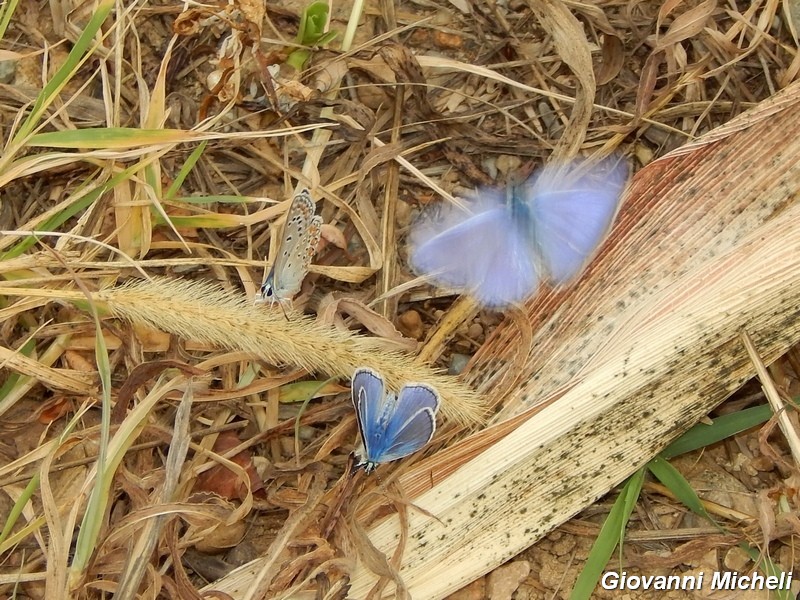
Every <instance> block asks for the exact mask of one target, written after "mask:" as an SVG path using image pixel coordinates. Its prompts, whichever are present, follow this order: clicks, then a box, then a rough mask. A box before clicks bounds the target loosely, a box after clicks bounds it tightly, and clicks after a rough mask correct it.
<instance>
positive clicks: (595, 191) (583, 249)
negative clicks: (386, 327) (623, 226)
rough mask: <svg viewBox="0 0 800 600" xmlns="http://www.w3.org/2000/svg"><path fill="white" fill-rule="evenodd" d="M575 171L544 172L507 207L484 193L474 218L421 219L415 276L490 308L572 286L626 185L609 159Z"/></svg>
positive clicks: (514, 192)
mask: <svg viewBox="0 0 800 600" xmlns="http://www.w3.org/2000/svg"><path fill="white" fill-rule="evenodd" d="M576 167H577V164H576V163H567V164H565V165H549V166H547V167H545V168H543V169H542V170H541V172H540V174H539V175H538V177H534V178H532V179H530V180H528V181H527V182H526V183H525V184H523V185H522V186H519V187H517V188H511V189H510V190H509V191H510V197H509V198H507V199H505V201H504V198H503V194H502V193H500V192H498V191H497V190H482V191H481V193H480V194H479V198H478V201H477V202H476V206H475V209H474V213H473V214H466V213H464V212H463V211H460V210H459V211H456V209H454V208H449V209H448V210H446V211H445V214H444V217H443V219H442V220H441V221H440V222H432V221H431V219H429V218H428V216H427V215H423V218H422V219H421V220H420V221H418V222H417V224H416V225H415V226H414V228H413V229H412V232H411V239H410V245H411V255H410V262H411V266H412V268H413V269H414V270H415V271H416V272H417V273H420V274H425V275H428V276H429V278H430V279H431V280H432V281H433V282H434V283H436V284H438V285H440V286H443V287H450V288H454V289H457V290H460V291H465V292H469V293H471V294H472V295H474V296H475V297H476V298H477V299H478V301H479V302H480V303H481V304H483V305H484V306H487V307H490V308H501V307H504V306H508V305H510V304H513V303H515V302H519V301H521V300H524V299H525V298H527V297H529V296H531V295H533V294H534V293H535V292H536V290H537V289H538V288H539V285H540V284H541V283H542V282H543V281H547V282H549V283H550V284H552V285H564V284H567V283H569V282H570V281H572V280H574V279H575V278H576V277H577V276H578V275H579V274H580V273H581V271H582V270H583V268H584V266H585V265H586V264H587V262H588V261H589V259H590V258H591V256H592V255H593V254H594V252H595V251H596V250H597V248H598V247H599V245H600V243H601V242H602V241H603V239H604V238H605V236H606V234H607V233H608V230H609V229H610V228H611V224H612V222H613V221H614V217H615V216H616V213H617V208H618V205H619V199H620V197H621V195H622V191H623V188H624V187H625V182H626V180H627V177H628V168H627V165H625V164H624V163H621V162H619V161H616V160H614V159H606V160H604V161H601V162H599V163H596V164H594V165H592V167H591V168H590V169H589V170H588V171H580V172H578V171H576Z"/></svg>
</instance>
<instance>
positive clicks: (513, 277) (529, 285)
mask: <svg viewBox="0 0 800 600" xmlns="http://www.w3.org/2000/svg"><path fill="white" fill-rule="evenodd" d="M450 210H453V211H454V210H455V209H450ZM424 218H425V217H423V219H424ZM411 248H412V251H411V257H410V259H411V265H412V267H413V269H414V270H415V271H416V272H417V273H421V274H425V275H428V276H429V277H430V278H431V279H432V280H433V281H434V282H435V283H436V284H438V285H440V286H442V287H450V288H454V289H457V290H459V291H466V292H469V293H471V294H473V295H474V296H475V297H476V298H477V299H478V300H479V301H480V302H481V303H482V304H484V305H485V306H489V307H500V306H504V305H508V304H512V303H514V302H518V301H520V300H523V299H524V298H526V297H527V296H529V295H531V294H532V293H533V292H534V291H536V288H537V287H538V285H539V274H538V271H537V268H536V264H535V262H534V256H533V253H532V249H531V246H530V243H529V241H528V240H527V238H526V232H522V231H521V230H520V228H519V227H517V225H516V224H515V223H514V220H513V218H512V214H511V211H510V210H509V209H508V207H506V206H494V207H490V208H488V210H483V211H482V212H478V214H475V215H472V216H470V215H466V214H464V213H462V212H459V213H458V214H456V215H455V217H454V214H452V213H451V214H449V215H447V216H446V218H445V222H444V223H439V224H437V223H430V222H429V223H424V222H421V223H418V224H417V225H416V226H415V229H414V230H412V236H411Z"/></svg>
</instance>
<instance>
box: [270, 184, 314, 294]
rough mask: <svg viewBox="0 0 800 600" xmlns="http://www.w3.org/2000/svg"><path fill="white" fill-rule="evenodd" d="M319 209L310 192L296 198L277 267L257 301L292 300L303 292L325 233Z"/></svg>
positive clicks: (304, 191) (281, 243)
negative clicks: (322, 233)
mask: <svg viewBox="0 0 800 600" xmlns="http://www.w3.org/2000/svg"><path fill="white" fill-rule="evenodd" d="M315 209H316V207H315V204H314V200H312V199H311V195H310V194H309V192H308V190H303V191H301V192H300V193H299V194H297V195H296V196H295V197H294V198H293V199H292V204H291V205H290V206H289V212H288V214H287V216H286V225H284V228H283V236H282V237H281V242H280V244H279V246H278V253H277V255H276V257H275V264H274V265H272V269H271V270H270V272H269V275H267V278H266V279H265V280H264V283H263V284H262V285H261V290H260V293H259V296H257V297H256V302H259V301H262V302H263V301H269V302H276V301H278V302H280V301H283V300H291V299H292V298H293V297H294V296H296V295H297V293H298V292H299V291H300V286H301V285H302V283H303V278H305V276H306V273H308V266H309V265H310V264H311V259H312V258H313V257H314V254H315V253H316V251H317V244H318V243H319V238H320V234H321V232H322V218H321V217H318V216H315V215H314V210H315Z"/></svg>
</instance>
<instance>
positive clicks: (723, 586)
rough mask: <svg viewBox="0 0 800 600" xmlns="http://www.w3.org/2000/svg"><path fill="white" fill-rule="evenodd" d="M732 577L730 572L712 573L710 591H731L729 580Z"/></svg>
mask: <svg viewBox="0 0 800 600" xmlns="http://www.w3.org/2000/svg"><path fill="white" fill-rule="evenodd" d="M733 577H734V574H733V572H732V571H725V572H723V573H720V572H719V571H714V578H713V579H712V580H711V589H712V590H729V589H731V587H730V586H731V579H732V578H733Z"/></svg>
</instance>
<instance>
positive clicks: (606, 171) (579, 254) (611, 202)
mask: <svg viewBox="0 0 800 600" xmlns="http://www.w3.org/2000/svg"><path fill="white" fill-rule="evenodd" d="M561 174H563V171H560V172H559V171H557V170H556V169H555V168H554V167H547V168H545V169H544V170H543V171H542V174H541V175H540V176H539V178H538V179H537V180H536V182H535V183H534V185H533V186H532V187H531V189H530V190H529V192H528V193H529V194H530V196H529V198H528V202H529V208H530V225H529V227H530V229H531V236H532V238H533V242H534V245H535V249H536V252H537V254H538V256H539V264H541V266H542V269H543V271H545V272H546V275H547V276H548V278H549V279H550V281H551V282H552V283H554V284H565V283H568V282H569V281H570V280H572V279H573V278H574V277H576V276H577V275H578V274H579V273H580V272H581V270H582V269H583V267H584V265H585V264H586V263H587V262H588V260H589V259H590V258H591V256H592V255H593V254H594V252H595V251H596V250H597V248H598V246H599V245H600V244H601V242H602V241H603V239H604V238H605V236H606V233H608V230H609V228H610V227H611V224H612V222H613V220H614V217H615V216H616V214H617V208H618V204H619V199H620V196H621V195H622V190H623V188H624V187H625V181H626V179H627V174H628V169H627V166H626V165H625V164H624V163H618V164H610V161H606V162H605V163H600V164H599V165H595V168H594V169H593V170H592V171H591V172H590V173H588V174H586V175H583V176H581V177H579V178H577V179H572V180H570V179H569V178H566V179H563V180H562V178H561V177H560V175H561ZM565 181H566V183H565Z"/></svg>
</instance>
